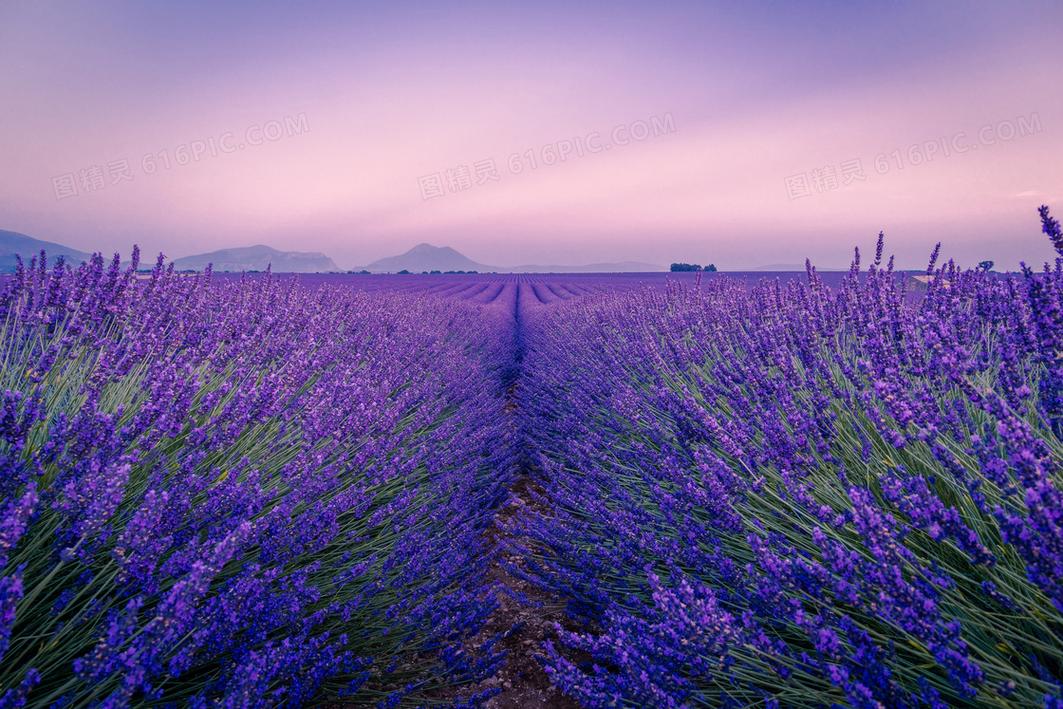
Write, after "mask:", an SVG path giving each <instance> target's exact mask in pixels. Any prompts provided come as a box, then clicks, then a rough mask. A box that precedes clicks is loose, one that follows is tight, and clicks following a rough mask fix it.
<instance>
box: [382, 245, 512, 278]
mask: <svg viewBox="0 0 1063 709" xmlns="http://www.w3.org/2000/svg"><path fill="white" fill-rule="evenodd" d="M404 269H405V270H407V271H413V272H416V273H420V272H421V271H493V270H495V269H494V268H492V267H491V266H485V265H483V264H482V263H476V262H475V261H473V260H472V259H470V258H468V257H466V256H464V255H462V254H460V253H458V252H457V251H455V250H454V249H452V248H450V247H449V246H432V245H431V244H417V246H414V247H413V248H412V249H410V250H409V251H407V252H406V253H404V254H400V255H399V256H388V257H387V258H382V259H378V260H376V261H373V263H371V264H369V265H368V266H366V270H369V271H373V272H374V273H396V272H398V271H402V270H404Z"/></svg>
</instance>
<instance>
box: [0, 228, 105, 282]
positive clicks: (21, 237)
mask: <svg viewBox="0 0 1063 709" xmlns="http://www.w3.org/2000/svg"><path fill="white" fill-rule="evenodd" d="M41 249H44V251H45V253H46V254H48V262H49V263H52V264H54V263H55V260H56V259H57V258H58V257H60V256H62V257H63V258H64V259H65V260H66V262H67V263H69V264H70V265H71V266H77V265H78V264H79V263H81V262H82V261H88V260H89V254H87V253H85V252H83V251H78V250H77V249H72V248H70V247H69V246H63V245H62V244H57V243H55V242H54V241H41V240H40V239H34V238H33V237H32V236H26V235H25V234H20V233H18V232H17V231H4V230H3V229H0V273H10V272H12V271H14V270H15V263H16V262H15V256H21V257H22V260H23V262H25V263H27V264H28V263H29V261H30V259H31V258H33V257H34V256H37V255H38V254H40V252H41Z"/></svg>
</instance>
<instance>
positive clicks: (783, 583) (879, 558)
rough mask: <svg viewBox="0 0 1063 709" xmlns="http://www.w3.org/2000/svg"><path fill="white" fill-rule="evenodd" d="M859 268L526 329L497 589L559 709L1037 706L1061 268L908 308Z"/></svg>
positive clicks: (655, 299)
mask: <svg viewBox="0 0 1063 709" xmlns="http://www.w3.org/2000/svg"><path fill="white" fill-rule="evenodd" d="M1043 217H1044V222H1045V231H1046V233H1049V235H1050V236H1051V237H1052V238H1053V239H1054V240H1056V237H1057V236H1058V225H1055V224H1054V222H1052V221H1050V218H1049V217H1048V215H1047V210H1046V211H1045V212H1044V214H1043ZM1053 234H1054V236H1053ZM882 249H883V244H882V242H881V238H880V242H879V246H878V251H877V253H876V255H875V258H874V261H873V263H872V264H871V265H870V267H869V268H868V269H867V270H861V268H860V260H859V253H858V254H857V257H856V259H854V262H853V266H852V270H851V271H850V273H849V275H848V276H847V277H846V279H845V280H844V282H843V283H842V285H841V286H840V287H839V288H834V289H832V288H828V287H827V286H825V284H824V283H823V280H822V279H821V278H820V277H819V275H818V274H817V273H816V272H815V270H814V269H812V268H811V267H809V269H808V278H807V280H806V281H805V282H790V283H787V284H782V283H780V282H773V283H772V282H765V283H762V284H760V285H757V286H755V287H752V288H747V287H745V286H744V285H742V284H741V283H739V282H737V281H733V280H727V279H715V280H706V281H705V282H702V283H700V284H699V285H698V286H697V287H694V288H691V287H687V288H678V287H674V288H671V289H669V290H666V291H662V290H659V289H658V290H653V289H646V290H644V291H642V292H639V293H636V294H618V295H615V296H612V297H603V298H599V299H594V300H583V301H572V302H568V303H565V304H564V305H562V306H559V307H557V308H554V309H551V310H549V311H547V310H540V311H537V312H535V313H533V314H532V316H531V317H529V318H528V335H527V343H528V345H527V352H528V354H527V356H526V358H525V365H524V380H523V384H522V387H521V397H522V410H523V411H524V412H525V413H526V415H527V416H528V420H527V422H526V424H525V430H526V431H528V432H529V435H530V436H531V438H532V449H533V450H536V451H538V453H539V460H538V469H539V476H540V485H541V488H542V489H543V490H544V492H543V494H542V496H541V497H542V499H541V500H540V505H539V507H540V509H545V510H549V513H540V514H538V515H534V516H532V517H531V518H530V519H528V520H527V522H526V524H525V529H524V533H525V534H526V535H527V537H528V538H529V539H530V540H532V541H530V542H529V543H527V544H526V545H525V546H526V547H527V548H526V554H527V556H528V558H529V561H528V562H527V563H526V564H525V565H524V567H523V568H521V569H517V571H519V572H522V573H524V574H525V575H526V576H527V577H528V578H531V579H533V580H535V581H536V582H538V583H539V584H541V585H542V586H543V587H544V588H546V589H549V590H550V591H552V592H554V593H556V594H557V595H559V596H560V597H562V598H568V599H569V604H568V607H569V612H570V614H571V615H572V617H573V619H574V626H571V627H568V628H559V634H560V637H561V641H560V642H559V643H555V644H552V645H550V646H549V647H548V650H547V657H546V658H545V662H546V665H547V669H548V672H549V674H550V676H551V678H552V679H553V681H554V682H556V683H557V684H558V685H559V686H560V687H562V688H563V689H564V690H565V691H566V692H567V693H569V694H570V695H572V696H573V697H575V698H577V699H579V700H580V702H581V703H583V704H585V705H587V706H616V705H627V706H694V705H704V706H720V705H724V706H747V705H759V704H763V705H768V706H778V705H784V706H813V705H814V706H826V705H831V704H838V705H851V706H861V707H881V706H919V705H931V706H946V705H952V704H965V703H982V704H995V705H1017V706H1030V705H1035V704H1044V705H1046V706H1060V702H1061V696H1063V695H1061V681H1063V496H1061V489H1063V475H1061V461H1063V443H1061V429H1060V426H1061V421H1063V418H1061V416H1063V407H1061V396H1063V386H1061V382H1063V379H1061V374H1063V360H1061V357H1063V354H1061V353H1063V259H1056V261H1055V264H1054V266H1051V267H1050V266H1048V265H1046V266H1045V268H1044V269H1043V271H1042V272H1040V273H1034V272H1032V271H1030V270H1027V271H1026V272H1025V273H1024V274H1019V275H1011V276H1007V277H1001V276H998V275H995V274H989V273H985V272H982V271H964V270H960V269H958V268H956V267H955V266H954V265H953V264H952V263H946V264H944V265H943V266H940V267H938V266H936V265H935V264H934V263H933V262H932V263H931V266H930V268H929V269H928V271H927V273H928V274H929V275H930V276H931V279H930V282H929V284H928V285H927V286H926V292H925V293H923V294H921V295H919V296H918V297H912V293H911V292H910V291H909V288H910V287H909V286H907V285H906V284H907V283H909V281H907V280H906V279H903V278H900V277H898V276H897V275H896V274H894V273H893V269H892V261H891V262H890V264H888V265H886V264H883V263H882ZM936 253H937V252H936V250H935V259H936ZM1061 255H1063V254H1061Z"/></svg>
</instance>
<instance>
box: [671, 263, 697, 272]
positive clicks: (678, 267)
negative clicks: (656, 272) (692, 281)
mask: <svg viewBox="0 0 1063 709" xmlns="http://www.w3.org/2000/svg"><path fill="white" fill-rule="evenodd" d="M669 270H671V271H674V272H675V271H700V270H701V266H699V265H698V264H696V263H673V264H672V266H671V268H670V269H669Z"/></svg>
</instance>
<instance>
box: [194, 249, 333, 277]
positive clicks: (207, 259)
mask: <svg viewBox="0 0 1063 709" xmlns="http://www.w3.org/2000/svg"><path fill="white" fill-rule="evenodd" d="M173 264H174V268H176V269H177V270H179V271H202V270H203V269H204V268H206V267H207V264H212V266H213V269H214V270H215V271H235V272H241V271H265V270H266V268H267V267H270V268H271V269H272V270H273V272H275V273H320V272H328V271H339V270H340V267H339V266H337V265H336V263H335V262H334V261H333V260H332V259H330V258H329V257H328V256H326V255H325V254H322V253H318V252H316V251H278V250H277V249H274V248H271V247H269V246H261V245H259V246H244V247H239V248H235V249H221V250H219V251H211V252H210V253H206V254H196V255H194V256H185V257H183V258H179V259H174V262H173Z"/></svg>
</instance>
